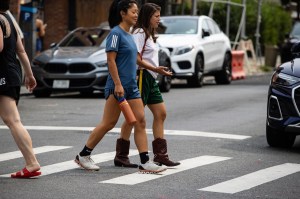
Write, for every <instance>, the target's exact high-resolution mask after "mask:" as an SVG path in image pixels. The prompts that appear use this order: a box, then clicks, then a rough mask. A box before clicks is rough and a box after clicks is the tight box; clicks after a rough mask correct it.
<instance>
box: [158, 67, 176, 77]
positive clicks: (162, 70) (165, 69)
mask: <svg viewBox="0 0 300 199" xmlns="http://www.w3.org/2000/svg"><path fill="white" fill-rule="evenodd" d="M155 72H157V73H159V74H161V75H166V76H172V75H173V73H172V71H170V70H169V68H168V67H165V66H158V67H156V71H155Z"/></svg>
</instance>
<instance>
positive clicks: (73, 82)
mask: <svg viewBox="0 0 300 199" xmlns="http://www.w3.org/2000/svg"><path fill="white" fill-rule="evenodd" d="M109 31H110V28H109V26H99V27H93V28H85V27H81V28H77V29H75V30H74V31H72V32H70V33H69V34H68V35H66V36H65V37H64V38H63V39H62V40H61V41H60V42H59V43H58V44H52V45H51V48H50V49H48V50H46V51H44V52H42V53H41V54H40V55H38V56H36V57H35V58H34V59H33V61H32V71H33V74H34V76H35V78H36V80H37V87H36V88H35V89H34V90H33V94H34V96H35V97H49V96H50V95H51V93H53V92H69V91H79V92H81V93H82V94H84V95H86V94H91V93H93V92H94V91H95V90H98V91H101V92H103V90H104V87H105V83H106V79H107V76H108V67H107V59H106V53H105V46H106V36H107V35H108V33H109ZM159 63H160V65H164V66H168V67H170V68H171V66H170V63H171V62H170V58H169V51H168V49H164V48H162V47H161V48H160V50H159ZM158 84H159V86H160V89H161V91H162V92H168V91H169V90H170V88H171V78H170V77H166V76H161V75H159V77H158Z"/></svg>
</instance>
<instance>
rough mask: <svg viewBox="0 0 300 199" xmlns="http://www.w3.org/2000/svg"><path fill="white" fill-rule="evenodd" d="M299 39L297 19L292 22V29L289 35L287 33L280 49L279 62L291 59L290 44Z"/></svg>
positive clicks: (299, 23) (299, 32)
mask: <svg viewBox="0 0 300 199" xmlns="http://www.w3.org/2000/svg"><path fill="white" fill-rule="evenodd" d="M299 41H300V22H299V21H297V22H295V23H294V25H293V28H292V31H291V32H290V34H289V35H287V37H286V39H285V41H284V43H283V44H282V46H281V49H280V58H281V63H285V62H287V61H291V60H292V59H293V56H292V52H291V49H292V46H293V45H294V44H295V43H297V42H299Z"/></svg>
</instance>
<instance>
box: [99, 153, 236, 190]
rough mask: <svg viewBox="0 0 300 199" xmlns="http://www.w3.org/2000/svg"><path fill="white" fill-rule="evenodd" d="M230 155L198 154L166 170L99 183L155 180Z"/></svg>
mask: <svg viewBox="0 0 300 199" xmlns="http://www.w3.org/2000/svg"><path fill="white" fill-rule="evenodd" d="M229 159H231V158H230V157H221V156H199V157H196V158H191V159H186V160H182V161H180V163H181V164H180V165H179V166H176V167H174V168H170V169H167V170H166V171H164V172H162V173H159V174H140V173H138V172H137V173H133V174H128V175H125V176H121V177H117V178H113V179H110V180H105V181H100V182H99V183H109V184H122V185H135V184H139V183H143V182H147V181H150V180H155V179H158V178H161V177H165V176H168V175H172V174H175V173H178V172H181V171H185V170H189V169H193V168H195V167H200V166H204V165H208V164H212V163H215V162H220V161H224V160H229Z"/></svg>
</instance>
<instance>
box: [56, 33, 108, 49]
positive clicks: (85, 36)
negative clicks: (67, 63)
mask: <svg viewBox="0 0 300 199" xmlns="http://www.w3.org/2000/svg"><path fill="white" fill-rule="evenodd" d="M108 33H109V30H105V29H101V28H91V29H83V28H80V29H77V30H75V31H74V32H71V33H70V34H69V35H67V36H66V37H65V38H64V39H63V40H62V41H61V43H60V44H59V46H60V47H91V46H98V47H100V48H102V47H103V48H104V47H105V45H106V36H107V35H108Z"/></svg>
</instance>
